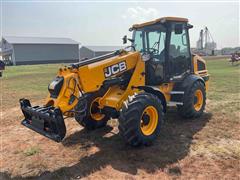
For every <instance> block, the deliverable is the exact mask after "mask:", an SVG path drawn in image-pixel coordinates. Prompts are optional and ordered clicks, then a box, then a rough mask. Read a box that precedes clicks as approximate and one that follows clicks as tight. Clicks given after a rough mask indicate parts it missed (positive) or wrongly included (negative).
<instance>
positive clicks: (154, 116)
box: [140, 106, 158, 136]
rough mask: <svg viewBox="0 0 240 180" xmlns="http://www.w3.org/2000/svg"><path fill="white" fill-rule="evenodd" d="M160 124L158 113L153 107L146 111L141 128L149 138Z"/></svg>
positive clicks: (147, 108)
mask: <svg viewBox="0 0 240 180" xmlns="http://www.w3.org/2000/svg"><path fill="white" fill-rule="evenodd" d="M157 124H158V112H157V109H156V108H155V107H153V106H148V107H146V108H145V109H144V111H143V114H142V117H141V121H140V127H141V131H142V133H143V134H144V135H146V136H149V135H151V134H153V132H154V131H155V129H156V127H157Z"/></svg>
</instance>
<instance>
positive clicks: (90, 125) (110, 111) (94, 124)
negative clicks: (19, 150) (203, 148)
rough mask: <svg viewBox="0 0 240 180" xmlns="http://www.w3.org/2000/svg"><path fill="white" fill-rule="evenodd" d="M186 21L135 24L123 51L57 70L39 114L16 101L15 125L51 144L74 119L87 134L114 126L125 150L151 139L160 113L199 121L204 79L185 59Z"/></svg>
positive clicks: (193, 60)
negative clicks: (18, 119)
mask: <svg viewBox="0 0 240 180" xmlns="http://www.w3.org/2000/svg"><path fill="white" fill-rule="evenodd" d="M192 27H193V26H192V25H190V24H189V23H188V19H185V18H179V17H163V18H159V19H156V20H154V21H150V22H146V23H143V24H135V25H133V26H132V27H131V28H130V29H129V30H130V31H132V32H133V33H132V34H133V36H132V39H129V38H127V37H126V36H124V38H123V41H124V43H126V42H127V41H128V40H129V41H130V42H131V46H129V47H126V48H125V49H121V50H117V51H115V52H113V53H109V54H106V55H103V56H99V57H96V58H92V59H87V60H84V61H80V62H79V63H75V64H71V65H69V66H65V67H62V68H60V69H59V71H58V74H57V76H56V78H55V79H54V80H53V81H52V82H51V83H50V84H49V86H48V90H49V95H48V97H47V100H46V103H45V104H44V105H43V106H31V104H30V101H29V100H27V99H20V105H21V109H22V112H23V114H24V116H25V119H24V120H23V121H22V124H23V125H24V126H26V127H28V128H30V129H32V130H34V131H36V132H38V133H40V134H42V135H44V136H46V137H48V138H50V139H52V140H54V141H56V142H60V141H62V140H63V138H64V137H65V134H66V127H65V123H64V119H65V118H66V117H73V116H74V117H75V119H76V121H77V122H78V123H79V124H80V125H82V126H83V127H85V128H87V129H90V130H93V129H96V128H100V127H103V126H105V125H106V123H107V121H108V120H109V119H110V118H118V120H119V126H118V128H119V134H120V135H121V136H122V137H123V139H124V140H125V141H126V142H127V143H128V144H130V145H132V146H139V145H148V144H150V143H151V142H152V141H153V140H154V139H156V137H157V136H158V135H159V132H160V127H161V123H162V121H163V117H164V114H165V113H166V110H167V107H168V106H176V107H177V109H178V111H179V114H180V115H181V116H183V117H185V118H196V117H199V116H201V115H202V114H203V111H204V108H205V104H206V90H207V89H208V82H209V75H208V71H207V69H206V63H205V61H204V60H203V59H202V58H201V57H199V56H197V55H194V54H191V52H190V43H189V34H188V30H189V29H190V28H192Z"/></svg>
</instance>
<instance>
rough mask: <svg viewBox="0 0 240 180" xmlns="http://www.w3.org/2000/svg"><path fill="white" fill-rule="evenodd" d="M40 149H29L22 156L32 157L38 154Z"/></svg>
mask: <svg viewBox="0 0 240 180" xmlns="http://www.w3.org/2000/svg"><path fill="white" fill-rule="evenodd" d="M40 151H41V150H40V148H39V147H30V148H29V149H27V150H25V151H24V152H23V154H24V155H25V156H33V155H34V154H38V153H40Z"/></svg>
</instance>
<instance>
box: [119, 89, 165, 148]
mask: <svg viewBox="0 0 240 180" xmlns="http://www.w3.org/2000/svg"><path fill="white" fill-rule="evenodd" d="M162 120H163V108H162V104H161V101H160V99H159V98H158V97H156V96H155V95H153V94H150V93H140V94H137V95H134V96H130V97H129V100H127V101H125V102H124V103H123V107H122V109H121V111H120V116H119V126H118V129H119V134H120V135H121V136H122V137H123V139H124V140H125V141H126V142H127V143H128V144H130V145H131V146H139V145H149V144H151V143H152V142H153V141H154V140H155V139H156V138H157V136H158V135H159V133H160V128H161V122H162Z"/></svg>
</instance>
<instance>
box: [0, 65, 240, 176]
mask: <svg viewBox="0 0 240 180" xmlns="http://www.w3.org/2000/svg"><path fill="white" fill-rule="evenodd" d="M214 67H216V66H215V65H214ZM229 76H230V75H229ZM218 77H220V76H218V75H217V71H216V72H214V71H213V78H218ZM216 87H223V86H221V85H218V84H216V82H215V80H214V79H213V83H212V87H211V89H210V90H211V91H212V94H211V93H210V98H209V99H208V101H207V108H206V112H205V113H204V115H203V116H202V117H201V118H198V119H194V120H184V119H181V118H180V117H179V116H178V114H177V112H176V110H175V109H169V111H168V113H167V114H166V118H165V122H164V123H163V124H162V131H161V133H160V136H159V137H158V139H157V141H155V143H154V144H153V145H152V146H149V147H140V148H131V147H129V146H127V145H126V144H124V142H123V141H122V139H121V138H120V137H119V135H118V129H117V121H116V120H111V121H110V122H109V123H108V126H107V127H105V128H102V129H98V130H95V131H90V132H88V131H86V130H84V129H83V128H82V127H81V126H80V125H78V124H77V123H76V122H75V121H74V119H68V120H66V125H67V136H66V138H65V139H64V141H63V142H62V143H55V142H53V141H51V140H49V139H47V138H45V137H43V136H41V135H39V134H37V133H35V132H33V131H31V130H29V129H27V128H25V127H24V126H22V125H20V121H21V120H22V118H23V116H22V114H21V112H20V109H19V107H18V104H15V105H14V106H12V107H11V108H8V109H6V108H3V112H2V118H1V150H0V154H1V159H0V177H1V179H4V180H5V179H42V180H48V179H66V180H67V179H80V178H86V179H240V173H239V172H240V132H239V131H240V123H239V121H240V120H239V119H240V118H239V117H240V116H239V91H238V90H237V92H234V93H233V92H230V93H229V92H227V91H226V89H224V88H222V89H221V90H220V89H216ZM218 90H220V92H217V91H218ZM213 91H216V92H215V93H214V95H213ZM224 92H226V94H228V95H225V94H224ZM218 93H219V94H220V95H219V97H218V96H217V94H218ZM233 94H234V96H233ZM16 96H18V95H17V93H16ZM222 96H223V97H222ZM39 103H42V101H35V104H39ZM9 107H10V105H9ZM224 109H226V111H225V110H224Z"/></svg>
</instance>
